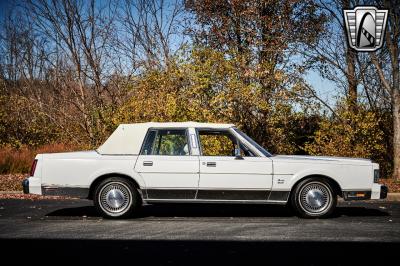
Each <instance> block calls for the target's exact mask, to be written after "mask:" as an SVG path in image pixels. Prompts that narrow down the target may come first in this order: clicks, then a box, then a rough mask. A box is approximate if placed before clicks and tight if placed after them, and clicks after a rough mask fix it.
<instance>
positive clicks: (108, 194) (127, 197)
mask: <svg viewBox="0 0 400 266" xmlns="http://www.w3.org/2000/svg"><path fill="white" fill-rule="evenodd" d="M94 205H95V206H96V209H97V210H98V211H99V212H100V213H101V214H102V215H103V216H104V217H106V218H125V217H128V216H130V215H131V214H132V213H133V212H134V211H135V210H137V209H138V207H139V206H140V196H139V193H138V192H137V190H136V188H135V187H134V185H133V184H132V183H131V182H129V181H128V180H126V179H124V178H119V177H112V178H107V179H105V180H103V181H102V182H100V184H99V185H98V186H97V187H96V191H95V197H94Z"/></svg>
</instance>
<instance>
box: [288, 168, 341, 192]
mask: <svg viewBox="0 0 400 266" xmlns="http://www.w3.org/2000/svg"><path fill="white" fill-rule="evenodd" d="M315 175H319V176H326V177H328V178H331V179H333V180H335V181H336V182H337V183H338V184H339V186H340V187H342V182H341V180H340V178H338V177H337V176H336V174H335V173H334V172H332V171H329V170H321V169H307V170H303V171H300V172H298V173H296V174H294V175H293V176H292V177H291V178H290V181H289V187H290V189H293V186H294V185H295V184H296V183H297V182H298V181H299V180H301V179H303V178H305V177H307V176H315Z"/></svg>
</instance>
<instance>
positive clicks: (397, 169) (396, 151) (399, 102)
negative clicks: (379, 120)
mask: <svg viewBox="0 0 400 266" xmlns="http://www.w3.org/2000/svg"><path fill="white" fill-rule="evenodd" d="M397 86H399V85H397ZM399 91H400V90H398V89H397V88H394V92H393V98H392V99H393V178H394V179H395V180H400V92H399Z"/></svg>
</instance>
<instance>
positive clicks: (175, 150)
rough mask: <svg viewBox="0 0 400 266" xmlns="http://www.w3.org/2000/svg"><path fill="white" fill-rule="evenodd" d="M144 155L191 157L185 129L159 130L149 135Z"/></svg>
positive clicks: (143, 151)
mask: <svg viewBox="0 0 400 266" xmlns="http://www.w3.org/2000/svg"><path fill="white" fill-rule="evenodd" d="M141 154H142V155H175V156H182V155H189V146H188V141H187V134H186V130H185V129H157V130H154V129H152V130H150V131H149V132H148V133H147V136H146V140H145V143H144V145H143V149H142V152H141Z"/></svg>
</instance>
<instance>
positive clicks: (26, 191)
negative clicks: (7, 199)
mask: <svg viewBox="0 0 400 266" xmlns="http://www.w3.org/2000/svg"><path fill="white" fill-rule="evenodd" d="M22 188H23V191H24V194H29V179H28V178H26V179H24V181H22Z"/></svg>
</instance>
